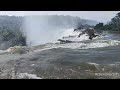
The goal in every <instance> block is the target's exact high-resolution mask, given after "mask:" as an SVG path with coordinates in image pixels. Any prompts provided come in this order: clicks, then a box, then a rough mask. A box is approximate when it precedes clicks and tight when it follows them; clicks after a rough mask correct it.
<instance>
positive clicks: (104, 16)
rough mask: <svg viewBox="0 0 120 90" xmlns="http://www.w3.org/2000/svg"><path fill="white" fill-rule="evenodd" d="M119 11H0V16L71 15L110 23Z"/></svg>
mask: <svg viewBox="0 0 120 90" xmlns="http://www.w3.org/2000/svg"><path fill="white" fill-rule="evenodd" d="M118 12H120V11H0V15H15V16H25V15H47V14H48V15H56V14H59V15H71V16H79V17H80V18H83V19H90V20H96V21H99V22H107V21H110V20H111V18H113V17H114V16H115V15H116V14H117V13H118Z"/></svg>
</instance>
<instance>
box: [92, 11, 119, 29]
mask: <svg viewBox="0 0 120 90" xmlns="http://www.w3.org/2000/svg"><path fill="white" fill-rule="evenodd" d="M94 28H95V29H97V30H107V31H120V12H119V13H117V14H116V16H115V17H113V18H112V19H111V21H110V22H109V23H108V24H105V25H104V24H103V23H99V24H97V25H96V26H95V27H94Z"/></svg>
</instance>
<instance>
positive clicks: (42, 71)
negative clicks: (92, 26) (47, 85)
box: [0, 32, 120, 79]
mask: <svg viewBox="0 0 120 90" xmlns="http://www.w3.org/2000/svg"><path fill="white" fill-rule="evenodd" d="M64 39H67V40H72V41H76V42H74V43H66V44H59V43H57V42H55V43H48V44H45V45H39V46H36V47H34V51H33V52H30V53H27V54H22V55H18V54H2V55H0V61H3V60H5V61H8V62H5V66H6V67H13V66H14V65H17V66H16V68H17V70H18V72H20V73H30V74H35V75H37V76H38V77H40V78H57V79H58V78H67V79H68V78H70V79H71V78H74V79H75V78H78V79H81V78H82V79H84V78H85V79H87V78H97V79H100V78H120V34H118V33H108V32H104V33H101V36H100V37H96V38H94V39H93V40H89V39H88V36H86V35H83V36H81V37H80V38H77V37H76V36H75V37H66V38H64ZM1 52H2V51H1ZM9 65H11V66H9Z"/></svg>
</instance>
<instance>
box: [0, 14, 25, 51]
mask: <svg viewBox="0 0 120 90" xmlns="http://www.w3.org/2000/svg"><path fill="white" fill-rule="evenodd" d="M22 21H23V17H15V16H0V49H2V50H4V49H8V48H9V47H13V46H15V45H22V46H26V38H25V36H23V34H22V32H21V31H22Z"/></svg>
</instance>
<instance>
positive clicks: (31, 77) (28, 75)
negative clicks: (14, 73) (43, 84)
mask: <svg viewBox="0 0 120 90" xmlns="http://www.w3.org/2000/svg"><path fill="white" fill-rule="evenodd" d="M25 77H27V78H29V79H42V78H40V77H37V76H36V75H35V74H28V73H19V75H18V78H20V79H21V78H25Z"/></svg>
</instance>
